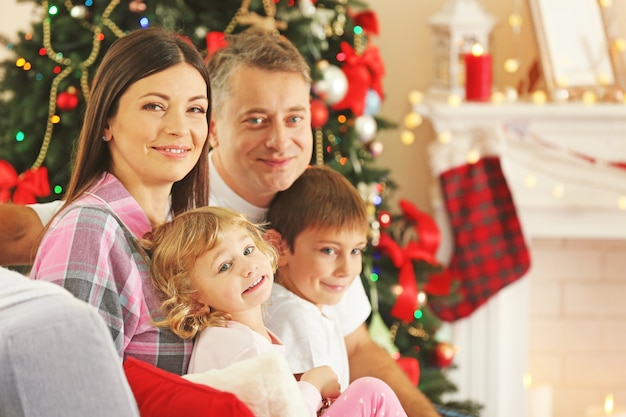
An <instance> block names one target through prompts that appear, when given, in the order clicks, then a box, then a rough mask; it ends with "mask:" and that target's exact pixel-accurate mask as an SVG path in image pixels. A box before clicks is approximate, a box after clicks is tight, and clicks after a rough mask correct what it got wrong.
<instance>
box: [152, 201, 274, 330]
mask: <svg viewBox="0 0 626 417" xmlns="http://www.w3.org/2000/svg"><path fill="white" fill-rule="evenodd" d="M238 227H240V228H243V229H245V230H246V231H247V232H248V234H249V235H250V237H251V238H252V241H253V242H254V244H255V245H256V247H257V248H258V249H259V250H260V251H261V252H263V253H264V254H265V255H266V256H267V257H268V258H269V260H270V263H271V265H272V268H273V269H274V271H275V270H276V265H277V263H278V253H277V251H276V249H275V248H274V246H272V244H271V243H269V242H267V241H266V240H265V239H264V238H263V233H264V229H263V225H255V224H253V223H251V222H250V221H248V220H247V219H246V218H245V217H244V216H243V215H242V214H240V213H237V212H236V211H233V210H230V209H227V208H221V207H201V208H196V209H193V210H189V211H186V212H184V213H182V214H179V215H177V216H176V217H175V218H174V219H173V220H172V221H170V222H167V223H165V224H163V225H161V226H158V227H156V228H155V229H154V230H153V231H152V233H151V234H150V235H149V236H146V238H145V239H143V240H142V241H141V244H142V246H143V247H144V248H145V249H146V251H147V252H148V254H149V255H150V257H151V270H152V282H153V283H154V286H155V287H156V289H157V290H158V291H159V292H161V294H162V296H163V298H164V301H163V303H162V305H161V308H162V311H163V313H164V314H165V317H164V318H160V319H153V322H154V324H155V325H157V326H160V327H169V328H170V329H172V331H173V332H174V333H175V334H177V335H178V336H179V337H181V338H183V339H186V338H192V337H195V336H196V334H197V333H198V332H199V331H200V330H202V329H204V328H205V327H208V326H225V325H226V321H228V320H229V319H230V315H228V314H227V313H224V312H221V311H215V310H212V309H207V308H206V307H205V306H203V305H202V304H200V303H199V302H198V301H197V299H196V296H195V294H196V292H197V291H196V290H195V289H194V288H193V285H192V280H191V271H192V270H193V266H194V265H195V263H196V260H197V259H198V257H200V256H201V255H203V254H204V253H206V252H207V251H209V250H211V249H212V248H213V247H214V246H215V245H216V244H218V243H219V242H221V241H222V239H223V238H224V236H225V234H226V233H228V232H229V231H230V230H231V229H232V228H238Z"/></svg>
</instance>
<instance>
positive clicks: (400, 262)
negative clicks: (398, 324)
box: [378, 200, 452, 323]
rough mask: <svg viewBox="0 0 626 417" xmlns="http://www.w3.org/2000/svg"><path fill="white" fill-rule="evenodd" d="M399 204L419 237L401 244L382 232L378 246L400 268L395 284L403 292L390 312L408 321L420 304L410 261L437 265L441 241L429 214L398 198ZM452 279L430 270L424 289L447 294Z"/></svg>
mask: <svg viewBox="0 0 626 417" xmlns="http://www.w3.org/2000/svg"><path fill="white" fill-rule="evenodd" d="M400 208H401V209H402V211H403V213H404V215H405V216H406V217H407V218H409V219H410V220H412V221H414V222H415V228H416V231H417V235H418V240H412V241H410V242H409V243H407V244H406V246H405V247H404V248H402V247H400V245H399V244H398V243H397V242H396V241H395V240H393V238H392V237H391V236H390V235H389V234H387V233H381V235H380V241H379V244H378V248H379V249H380V250H381V251H382V252H384V253H386V254H387V255H388V256H389V257H390V258H391V261H392V262H393V264H394V265H395V266H396V268H398V270H399V272H398V284H399V285H400V286H401V287H402V292H401V293H400V295H398V298H397V299H396V302H395V304H394V306H393V308H392V309H391V315H392V316H393V317H395V318H397V319H400V320H402V321H404V322H406V323H410V322H412V321H413V319H414V316H413V314H414V313H415V310H417V309H418V308H419V303H418V301H417V292H418V288H417V278H416V276H415V269H414V267H413V261H425V262H427V263H429V264H431V265H439V262H438V261H437V260H436V258H435V254H436V252H437V248H438V247H439V243H440V242H441V234H440V232H439V228H438V227H437V224H436V223H435V221H434V220H433V219H432V217H430V216H429V215H428V214H426V213H424V212H422V211H420V210H418V209H417V207H415V206H414V205H413V204H411V203H410V202H409V201H407V200H401V201H400ZM451 282H452V281H451V277H450V276H449V274H448V273H447V272H444V273H441V274H433V275H431V276H430V279H429V280H428V283H427V284H426V285H425V287H424V291H425V292H426V293H429V294H434V295H446V294H448V293H449V291H450V284H451Z"/></svg>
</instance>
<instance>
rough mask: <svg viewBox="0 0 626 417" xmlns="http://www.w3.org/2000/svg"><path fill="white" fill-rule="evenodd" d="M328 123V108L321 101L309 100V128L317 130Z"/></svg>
mask: <svg viewBox="0 0 626 417" xmlns="http://www.w3.org/2000/svg"><path fill="white" fill-rule="evenodd" d="M327 121H328V106H327V105H326V103H324V102H323V101H322V100H319V99H316V98H315V99H313V100H311V127H312V128H313V129H318V128H320V127H322V126H324V125H325V124H326V122H327Z"/></svg>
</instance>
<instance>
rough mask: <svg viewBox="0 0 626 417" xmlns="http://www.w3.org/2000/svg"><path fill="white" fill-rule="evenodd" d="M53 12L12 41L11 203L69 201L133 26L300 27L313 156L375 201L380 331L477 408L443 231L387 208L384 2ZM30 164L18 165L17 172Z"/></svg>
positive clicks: (431, 380) (199, 39)
mask: <svg viewBox="0 0 626 417" xmlns="http://www.w3.org/2000/svg"><path fill="white" fill-rule="evenodd" d="M38 4H40V5H41V8H42V11H43V15H44V16H43V20H42V21H41V22H37V23H34V24H33V25H32V29H31V30H30V31H28V32H25V33H20V34H19V41H18V42H16V43H9V42H7V41H6V40H4V43H5V44H6V45H7V47H9V48H10V49H11V50H12V51H13V52H14V55H15V58H13V59H9V60H6V61H5V62H2V63H0V66H1V67H2V70H3V73H4V76H3V78H2V79H0V91H2V92H3V103H2V107H0V178H2V179H3V180H2V181H3V186H2V187H0V201H13V202H15V203H30V202H35V201H40V202H43V201H48V200H53V199H58V198H59V197H61V196H62V194H63V189H64V186H65V184H66V183H67V180H68V178H69V173H70V170H71V167H70V165H69V164H70V155H71V153H72V149H73V144H74V140H75V138H76V137H77V136H78V131H79V129H80V120H81V109H82V107H83V105H84V103H85V101H86V100H88V99H89V84H90V80H91V77H92V76H93V73H94V70H95V68H96V67H97V65H98V63H99V61H100V59H101V58H102V56H103V54H104V52H105V51H106V49H107V48H108V46H109V45H110V44H111V43H112V42H113V41H114V40H115V39H117V38H118V37H121V36H124V34H126V33H128V32H129V31H131V30H134V29H137V28H140V27H146V26H150V25H152V26H163V27H166V28H169V29H173V30H177V31H179V32H181V33H182V34H184V36H186V37H187V38H188V39H189V40H190V41H191V42H192V43H194V44H195V45H196V46H197V47H198V48H199V49H200V50H201V51H203V53H204V54H205V55H206V56H209V55H210V53H211V51H212V50H213V49H214V48H216V47H218V46H219V43H220V41H221V40H222V39H223V37H224V35H225V34H230V33H237V32H240V31H242V30H245V29H247V28H248V27H250V26H257V27H262V28H264V29H266V30H268V31H271V32H275V33H276V34H280V35H282V36H286V37H287V38H289V39H290V40H291V41H292V42H293V43H294V44H295V45H296V47H298V49H299V50H300V52H301V53H302V55H303V56H304V57H305V59H306V60H307V62H308V63H309V65H310V67H311V69H312V75H313V80H314V82H313V86H312V97H311V113H312V129H313V131H314V138H315V146H314V154H313V155H312V160H311V162H312V163H314V164H322V163H323V164H327V165H329V166H331V167H333V168H334V169H336V170H337V171H339V172H341V173H342V174H343V175H344V176H346V177H347V178H348V179H349V180H350V181H351V182H352V183H353V184H354V185H355V186H356V187H357V188H358V189H359V191H360V192H361V194H362V196H363V198H364V199H365V201H366V202H367V204H368V209H369V214H370V223H371V232H370V238H371V245H370V246H369V249H368V251H367V252H366V254H365V256H364V273H363V276H362V278H363V280H364V283H365V287H366V288H368V289H369V290H370V300H371V302H372V307H373V311H374V314H373V315H372V318H371V322H370V332H371V334H372V336H373V337H374V339H375V340H377V341H378V342H379V343H380V344H381V345H383V346H385V347H386V348H387V349H388V350H389V352H390V354H393V355H396V356H398V357H405V358H406V357H412V358H416V359H417V360H419V363H420V369H421V376H420V378H419V388H420V389H421V390H422V391H423V392H424V393H425V394H426V395H427V396H428V397H429V398H430V399H431V400H432V401H433V402H434V403H436V404H442V405H452V406H454V407H456V408H459V409H461V410H464V411H466V412H468V413H477V411H478V410H479V409H480V407H479V406H478V405H477V404H475V403H472V402H471V401H468V402H464V403H454V404H451V403H447V404H446V403H445V401H444V399H443V394H445V393H447V392H453V391H454V390H455V387H454V385H453V384H452V383H451V382H450V381H449V380H448V378H447V376H446V371H447V369H449V368H450V367H451V366H453V365H452V362H453V354H454V348H453V347H452V346H450V345H448V344H446V343H441V342H438V341H437V339H436V332H437V330H438V328H439V326H440V324H441V322H440V321H439V320H438V319H437V317H436V316H435V315H434V314H433V312H432V311H431V310H430V308H429V304H428V300H429V299H436V298H438V299H440V300H445V299H446V298H449V297H453V296H454V288H453V286H452V285H451V284H450V282H451V280H450V277H448V276H447V274H446V272H445V267H444V266H443V265H440V264H439V263H438V262H437V261H436V259H435V253H436V249H437V244H438V231H437V229H436V226H435V224H434V222H433V221H432V219H431V218H430V217H429V216H428V215H426V214H425V213H422V212H420V211H419V210H418V209H417V208H415V207H413V206H412V205H411V204H410V203H409V202H406V201H401V204H400V211H398V210H392V209H390V208H388V207H387V204H386V201H388V198H389V196H390V195H391V193H392V192H394V189H395V186H394V184H393V181H392V179H391V177H390V172H389V170H386V169H380V168H375V167H374V165H373V162H374V159H375V158H376V156H377V155H378V154H380V152H382V149H383V144H382V143H380V142H379V141H377V140H376V133H377V131H378V130H380V129H386V128H389V127H392V126H393V124H392V123H390V122H388V121H386V120H385V119H383V118H381V117H380V116H379V115H378V112H379V110H380V106H381V102H382V100H383V98H384V92H383V87H382V78H383V76H384V64H383V62H382V59H381V57H380V54H379V51H378V48H377V47H376V46H375V42H374V41H375V37H376V35H377V34H378V32H379V28H378V22H377V18H376V14H375V13H374V12H373V11H371V10H369V9H368V8H367V5H366V4H365V3H362V2H359V1H353V0H317V1H313V0H280V1H278V0H262V1H261V0H243V1H241V0H222V1H219V2H217V1H211V2H209V1H205V0H151V1H145V2H144V1H143V0H132V1H129V0H104V1H103V0H95V1H94V0H87V1H85V2H84V3H80V4H74V3H72V2H71V1H60V0H46V1H39V2H38ZM18 174H19V175H18Z"/></svg>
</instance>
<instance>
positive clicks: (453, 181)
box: [430, 156, 530, 321]
mask: <svg viewBox="0 0 626 417" xmlns="http://www.w3.org/2000/svg"><path fill="white" fill-rule="evenodd" d="M439 179H440V182H441V187H442V191H443V197H444V201H445V204H446V209H447V211H448V216H449V218H450V226H451V228H452V231H453V235H454V254H453V255H452V260H451V262H450V265H449V271H450V274H451V275H452V276H453V277H454V278H455V279H457V280H459V281H460V295H461V297H460V298H461V300H460V301H459V302H456V303H454V304H452V305H450V304H449V303H446V302H444V301H436V300H433V301H432V302H431V303H430V307H431V308H432V309H433V311H434V312H435V313H436V314H437V315H438V316H439V317H440V318H441V319H442V320H447V321H453V320H457V319H460V318H463V317H466V316H468V315H470V314H471V313H472V312H473V311H474V310H476V309H477V308H478V307H480V306H481V305H482V304H484V303H485V302H486V301H487V300H488V299H489V297H491V296H492V295H494V294H496V293H497V292H498V291H499V290H500V289H501V288H502V287H504V286H506V285H508V284H510V283H512V282H513V281H515V280H517V279H518V278H520V277H522V276H523V275H524V274H525V273H526V271H528V268H529V267H530V255H529V253H528V249H527V247H526V243H525V241H524V236H523V234H522V230H521V226H520V223H519V220H518V217H517V212H516V210H515V205H514V203H513V199H512V197H511V193H510V191H509V187H508V185H507V183H506V179H505V178H504V174H503V172H502V168H501V166H500V159H499V158H498V157H495V156H494V157H485V158H483V159H481V160H479V161H478V162H476V163H475V164H471V165H462V166H459V167H456V168H452V169H450V170H448V171H445V172H443V173H442V174H441V175H440V178H439Z"/></svg>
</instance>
